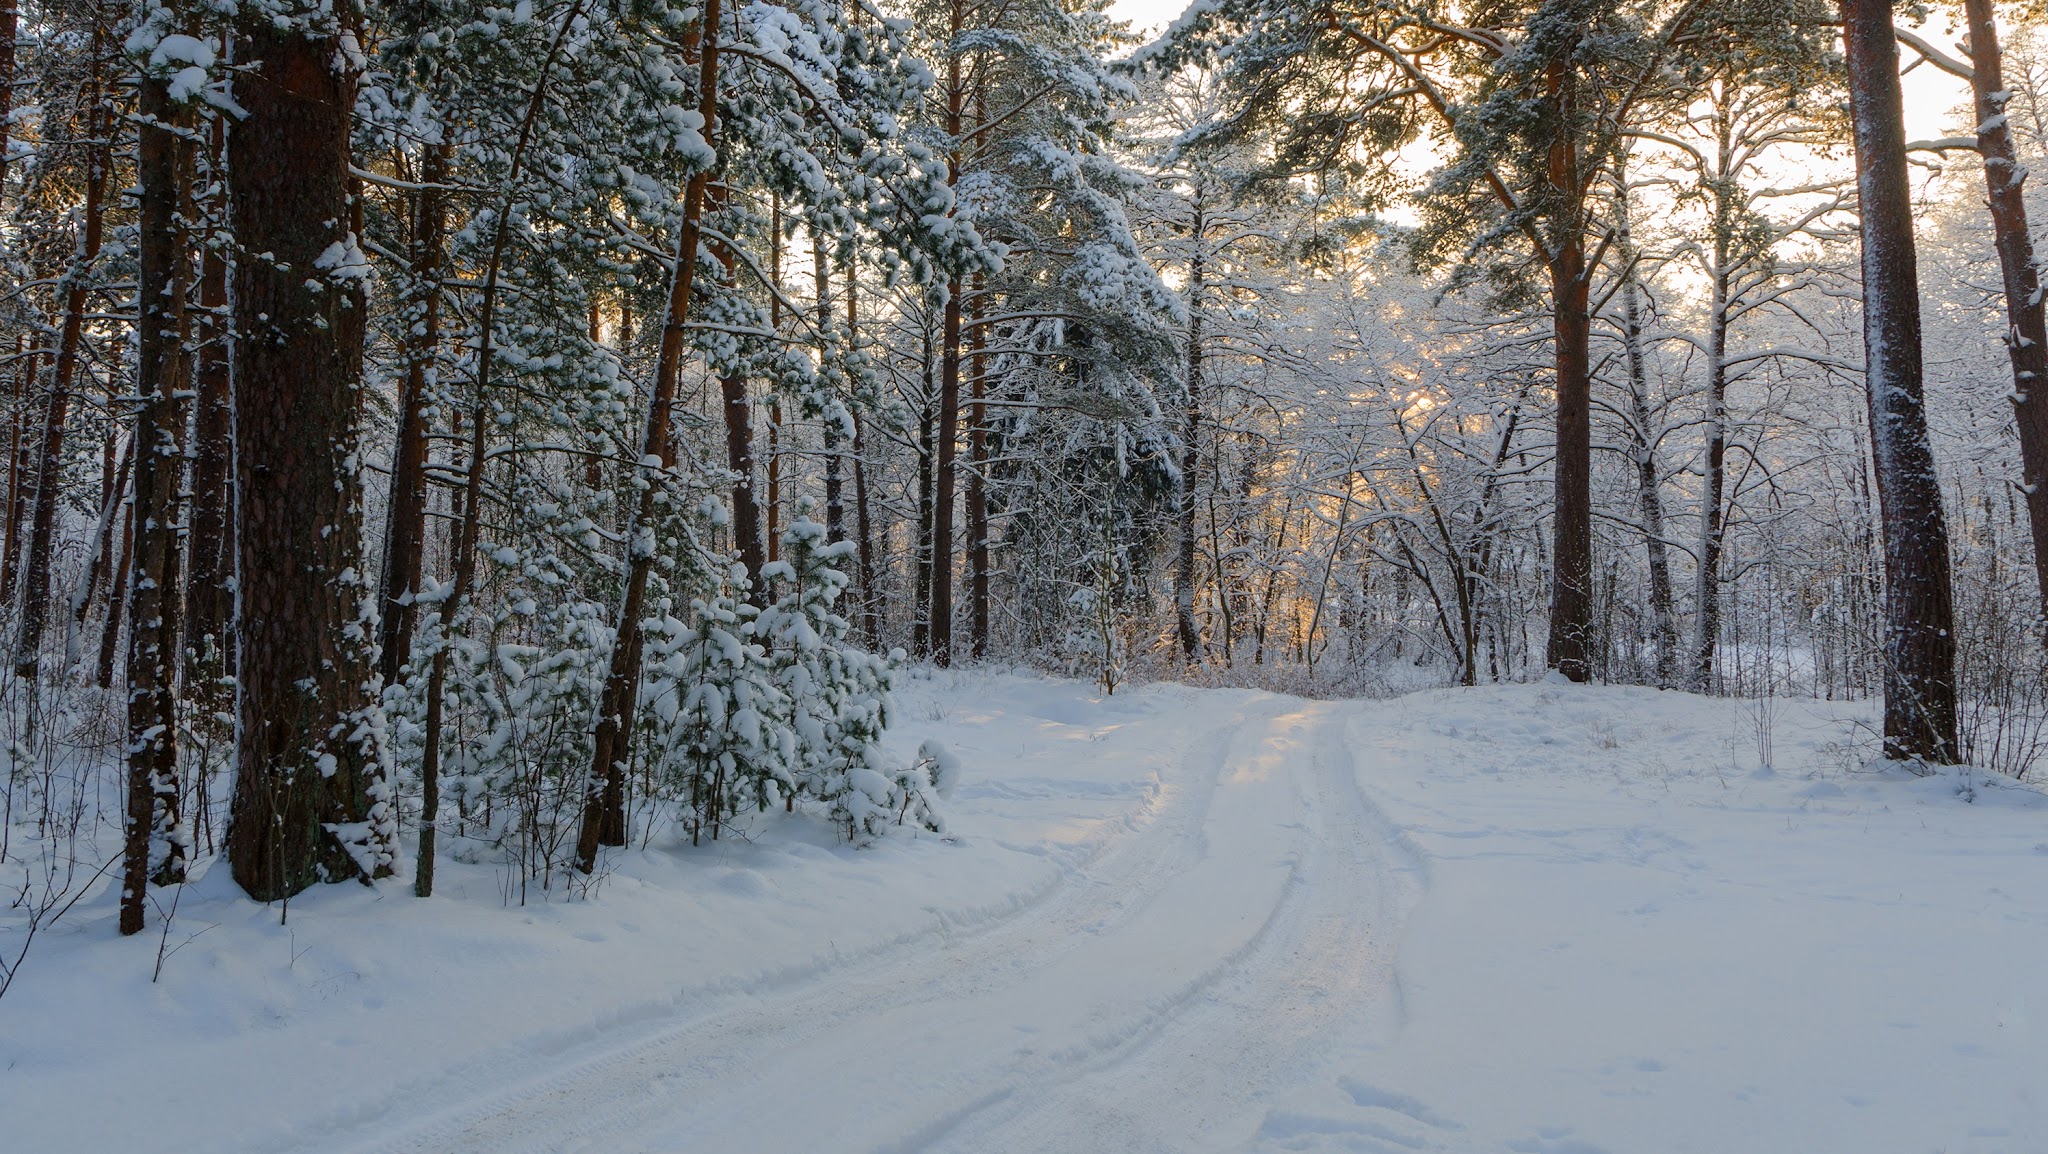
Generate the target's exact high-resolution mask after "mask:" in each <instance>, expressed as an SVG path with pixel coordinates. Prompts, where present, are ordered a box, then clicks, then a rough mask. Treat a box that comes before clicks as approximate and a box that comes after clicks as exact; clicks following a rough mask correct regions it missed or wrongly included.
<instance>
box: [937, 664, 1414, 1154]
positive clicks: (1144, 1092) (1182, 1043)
mask: <svg viewBox="0 0 2048 1154" xmlns="http://www.w3.org/2000/svg"><path fill="white" fill-rule="evenodd" d="M1304 713H1305V714H1307V715H1308V716H1310V717H1312V718H1313V723H1314V727H1315V733H1314V736H1313V738H1312V740H1311V742H1310V744H1309V750H1308V754H1309V757H1308V761H1309V767H1310V769H1309V772H1308V773H1307V774H1305V775H1304V776H1305V777H1306V779H1307V780H1305V781H1302V782H1299V783H1298V785H1299V787H1300V788H1301V790H1302V792H1301V795H1300V800H1301V804H1302V808H1303V824H1302V825H1301V826H1300V827H1299V828H1300V830H1301V835H1302V837H1301V840H1302V843H1303V846H1302V852H1301V857H1300V859H1299V860H1298V862H1297V864H1296V866H1295V869H1294V871H1293V873H1292V876H1291V877H1290V883H1289V886H1288V888H1287V890H1286V892H1285V894H1284V895H1283V898H1282V901H1281V903H1280V904H1279V905H1278V906H1276V907H1275V909H1274V910H1273V914H1272V917H1271V918H1270V919H1269V920H1268V922H1267V923H1266V925H1265V926H1264V927H1263V928H1262V930H1261V932H1260V934H1259V935H1258V936H1257V937H1256V938H1255V939H1254V940H1252V941H1250V942H1248V943H1247V944H1246V946H1245V947H1244V949H1242V950H1241V951H1239V952H1237V953H1235V954H1233V955H1231V956H1230V957H1228V958H1225V959H1222V960H1221V961H1220V962H1219V963H1218V964H1217V966H1216V967H1215V968H1214V969H1212V970H1211V971H1210V972H1209V973H1208V974H1206V975H1204V979H1203V980H1202V981H1201V982H1200V983H1198V984H1197V986H1196V987H1194V988H1191V989H1190V990H1189V991H1188V992H1187V996H1185V997H1184V998H1182V999H1180V1001H1179V1002H1178V1004H1177V1005H1175V1006H1174V1007H1173V1009H1172V1012H1171V1013H1170V1014H1167V1015H1165V1016H1162V1017H1161V1018H1159V1019H1158V1020H1156V1021H1154V1022H1151V1023H1149V1025H1148V1028H1147V1029H1145V1030H1144V1031H1143V1032H1142V1033H1140V1034H1138V1035H1135V1036H1133V1037H1132V1038H1131V1039H1129V1040H1128V1042H1126V1043H1125V1044H1123V1045H1119V1046H1114V1047H1107V1048H1105V1049H1104V1050H1103V1051H1102V1052H1101V1053H1100V1054H1098V1055H1096V1057H1095V1059H1094V1060H1092V1061H1090V1062H1086V1063H1083V1064H1081V1065H1080V1067H1078V1068H1076V1069H1074V1070H1072V1071H1069V1072H1067V1074H1066V1075H1065V1076H1064V1077H1062V1078H1058V1079H1055V1080H1050V1081H1043V1082H1039V1083H1037V1084H1032V1085H1022V1084H1020V1085H1016V1086H1012V1087H1010V1088H1009V1092H1008V1093H1005V1094H1003V1095H1000V1096H998V1097H995V1098H993V1099H992V1100H991V1101H989V1102H988V1103H986V1104H983V1105H978V1106H977V1107H976V1108H974V1109H972V1110H967V1111H962V1112H960V1114H959V1115H958V1116H957V1117H955V1118H953V1119H952V1120H951V1122H950V1124H949V1125H948V1126H947V1127H946V1129H945V1130H944V1131H943V1132H939V1133H933V1134H931V1135H929V1139H930V1140H928V1141H927V1140H925V1138H926V1136H923V1135H920V1136H916V1138H917V1140H915V1141H913V1142H911V1143H906V1144H905V1145H904V1146H902V1147H901V1148H902V1149H904V1150H913V1149H915V1150H924V1149H930V1150H933V1151H963V1152H975V1151H990V1150H1016V1151H1060V1150H1070V1151H1092V1150H1118V1151H1150V1150H1157V1151H1173V1152H1180V1151H1191V1150H1214V1149H1237V1148H1241V1147H1243V1146H1245V1145H1247V1144H1249V1143H1250V1142H1252V1141H1253V1140H1254V1139H1255V1138H1256V1137H1257V1136H1258V1135H1259V1133H1260V1131H1261V1129H1262V1127H1263V1125H1264V1123H1265V1121H1266V1119H1267V1117H1268V1114H1267V1111H1266V1103H1267V1102H1269V1101H1270V1100H1271V1099H1272V1098H1273V1097H1275V1096H1276V1095H1278V1094H1279V1093H1281V1092H1284V1091H1287V1090H1291V1089H1293V1088H1295V1087H1297V1086H1299V1085H1301V1084H1303V1083H1304V1082H1306V1081H1309V1080H1310V1079H1312V1078H1314V1077H1315V1076H1317V1075H1318V1074H1319V1073H1326V1071H1327V1065H1328V1059H1329V1057H1330V1055H1331V1052H1332V1051H1333V1049H1335V1048H1336V1047H1337V1046H1339V1045H1340V1044H1345V1043H1354V1042H1358V1041H1369V1040H1375V1039H1379V1038H1384V1037H1387V1036H1389V1035H1390V1034H1391V1033H1392V1031H1394V1030H1395V1029H1398V1026H1399V1019H1400V999H1399V987H1398V983H1397V981H1396V975H1395V968H1394V963H1395V953H1396V948H1397V945H1398V939H1399V929H1400V925H1401V923H1402V921H1404V920H1405V918H1406V915H1407V913H1408V911H1409V910H1410V909H1412V908H1413V906H1414V903H1415V902H1416V900H1417V899H1418V898H1419V897H1420V894H1421V892H1422V889H1423V887H1424V885H1425V884H1426V879H1425V878H1424V877H1423V876H1422V874H1421V870H1420V866H1421V859H1420V858H1419V857H1418V856H1416V855H1414V854H1413V853H1412V851H1411V850H1410V848H1409V847H1407V846H1405V845H1404V844H1402V842H1401V840H1400V839H1399V836H1398V834H1397V833H1396V832H1395V831H1394V829H1393V827H1392V825H1391V824H1390V823H1389V822H1387V820H1386V819H1385V817H1384V816H1383V815H1382V814H1381V813H1380V812H1379V811H1378V810H1377V809H1376V808H1375V807H1374V806H1372V804H1371V803H1370V801H1369V800H1368V799H1367V798H1366V797H1365V795H1364V793H1363V791H1362V789H1361V787H1360V786H1359V783H1358V779H1357V774H1356V772H1355V768H1356V767H1355V765H1354V763H1353V760H1352V757H1353V754H1352V750H1353V748H1355V747H1354V746H1353V744H1352V742H1351V734H1350V731H1349V727H1348V726H1347V724H1346V722H1347V720H1348V718H1347V717H1346V716H1345V715H1344V713H1343V712H1342V711H1341V707H1338V706H1334V705H1330V704H1318V705H1310V706H1308V707H1307V708H1306V709H1305V710H1304Z"/></svg>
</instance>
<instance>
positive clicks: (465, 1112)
mask: <svg viewBox="0 0 2048 1154" xmlns="http://www.w3.org/2000/svg"><path fill="white" fill-rule="evenodd" d="M1344 718H1345V715H1344V714H1343V713H1341V712H1340V711H1339V707H1336V706H1332V705H1328V704H1319V703H1309V702H1301V701H1293V700H1288V699H1279V698H1270V697H1252V698H1249V699H1245V700H1244V702H1243V704H1242V705H1241V706H1240V707H1238V708H1236V710H1235V715H1234V716H1232V717H1230V718H1229V719H1228V720H1227V721H1225V722H1224V723H1223V724H1220V725H1216V726H1215V727H1214V728H1213V729H1212V730H1210V731H1208V732H1206V733H1205V734H1204V735H1203V736H1201V737H1199V738H1197V739H1195V740H1193V741H1191V742H1190V743H1189V744H1188V746H1187V753H1186V755H1185V756H1184V757H1183V758H1182V764H1181V768H1180V772H1179V774H1178V777H1177V779H1165V780H1162V781H1161V783H1160V789H1159V791H1158V796H1157V798H1156V799H1155V801H1154V804H1153V806H1152V808H1151V812H1150V814H1149V817H1148V818H1147V819H1146V820H1144V821H1142V822H1140V823H1134V824H1133V825H1132V826H1131V827H1130V828H1129V831H1128V832H1127V833H1125V834H1124V835H1122V836H1120V837H1118V838H1116V839H1114V840H1111V841H1109V842H1108V843H1106V844H1105V845H1104V846H1103V847H1102V849H1101V851H1100V852H1099V853H1098V854H1096V855H1095V856H1094V857H1093V858H1092V860H1089V861H1087V862H1085V863H1084V864H1083V865H1081V866H1080V867H1078V868H1076V869H1074V870H1072V871H1070V873H1069V874H1068V875H1067V876H1066V877H1065V878H1064V880H1063V882H1062V884H1060V885H1058V886H1056V887H1055V888H1054V889H1053V890H1052V891H1051V892H1049V893H1048V894H1047V895H1045V896H1044V897H1043V898H1042V899H1040V900H1038V901H1035V902H1033V903H1031V904H1029V905H1027V906H1025V907H1024V908H1022V909H1021V910H1019V911H1018V912H1017V913H1015V914H1014V915H1012V916H1009V917H1006V918H1002V919H999V920H996V921H994V922H991V923H989V924H987V925H985V926H983V927H981V928H980V929H978V930H975V931H972V932H968V933H964V934H953V935H945V936H941V937H936V938H933V939H929V940H926V941H922V942H912V943H907V944H905V945H904V946H902V947H899V948H896V949H892V950H889V951H887V952H885V953H883V954H881V955H878V956H874V957H869V958H865V959H860V960H855V961H851V962H848V963H846V964H843V965H837V966H832V967H829V968H827V969H825V970H823V971H822V972H819V973H816V974H815V975H813V976H811V977H809V978H807V979H805V980H803V981H800V982H796V983H793V984H791V985H788V986H786V987H783V988H777V989H765V990H740V991H735V992H732V993H729V994H725V995H719V996H715V997H712V998H710V999H708V1003H709V1004H706V1005H702V1006H701V1007H695V1008H691V1009H687V1010H679V1012H678V1015H677V1016H676V1017H675V1018H673V1019H671V1020H669V1021H667V1022H664V1023H662V1024H660V1025H659V1026H658V1028H655V1029H653V1030H651V1031H645V1032H641V1033H638V1034H637V1035H636V1036H633V1037H630V1038H627V1039H624V1040H622V1039H621V1037H620V1035H621V1034H622V1033H628V1032H631V1027H627V1028H623V1029H619V1030H613V1031H610V1032H608V1035H607V1036H605V1037H601V1038H599V1039H596V1040H594V1041H592V1042H590V1043H589V1044H587V1045H586V1046H583V1047H578V1048H576V1050H575V1051H574V1052H571V1053H565V1054H549V1055H538V1054H536V1055H532V1056H531V1057H530V1059H526V1060H523V1061H521V1062H520V1068H502V1067H501V1068H495V1069H493V1068H481V1069H474V1070H470V1071H468V1072H467V1073H465V1074H464V1075H463V1076H462V1077H461V1079H460V1080H459V1081H458V1082H457V1083H455V1084H452V1085H441V1086H437V1087H433V1088H432V1092H431V1093H428V1094H423V1095H422V1096H421V1097H420V1099H419V1102H418V1103H417V1104H415V1105H408V1104H406V1103H403V1102H395V1103H391V1104H390V1105H389V1108H388V1109H387V1110H385V1111H376V1112H375V1113H376V1114H377V1115H378V1116H376V1117H374V1119H372V1118H365V1119H364V1120H363V1121H364V1123H365V1124H364V1125H363V1126H362V1128H361V1130H358V1132H357V1134H356V1139H357V1141H355V1142H353V1143H350V1142H338V1143H335V1144H334V1146H329V1145H328V1144H326V1143H322V1146H323V1147H325V1148H330V1149H331V1148H335V1146H339V1147H340V1148H344V1149H352V1150H363V1151H379V1152H396V1151H436V1152H439V1151H471V1150H473V1151H492V1152H509V1151H552V1150H573V1149H585V1148H588V1149H604V1150H612V1151H624V1150H663V1151H686V1150H699V1149H705V1150H708V1149H714V1148H717V1149H734V1148H737V1147H735V1146H734V1145H733V1142H734V1139H735V1138H736V1137H737V1136H744V1138H743V1139H742V1145H744V1147H745V1148H746V1149H749V1150H753V1151H761V1152H768V1151H828V1150H829V1151H869V1150H872V1151H898V1150H901V1151H909V1150H935V1151H936V1150H961V1151H989V1150H1020V1151H1021V1150H1031V1151H1062V1150H1073V1151H1099V1150H1119V1151H1136V1150H1161V1151H1182V1150H1199V1149H1211V1148H1230V1147H1236V1146H1242V1145H1244V1144H1245V1143H1246V1142H1248V1141H1250V1140H1251V1139H1252V1138H1253V1137H1254V1135H1255V1133H1256V1132H1257V1130H1258V1128H1259V1125H1260V1123H1261V1119H1262V1117H1263V1109H1262V1107H1261V1105H1260V1103H1261V1102H1262V1100H1266V1099H1269V1098H1270V1097H1271V1096H1272V1095H1273V1094H1274V1093H1277V1092H1280V1091H1282V1090H1284V1089H1285V1088H1287V1087H1290V1086H1293V1085H1298V1084H1300V1082H1301V1081H1302V1080H1303V1079H1304V1078H1305V1077H1307V1076H1309V1075H1310V1073H1311V1072H1312V1071H1313V1069H1314V1068H1315V1066H1316V1065H1317V1064H1318V1063H1319V1061H1320V1059H1321V1058H1322V1056H1323V1055H1324V1054H1325V1053H1326V1052H1327V1050H1328V1048H1329V1044H1330V1040H1331V1039H1332V1038H1334V1037H1339V1036H1341V1037H1345V1038H1347V1039H1350V1040H1354V1041H1355V1040H1358V1039H1359V1038H1361V1037H1364V1036H1370V1035H1373V1034H1378V1033H1382V1032H1384V1031H1385V1030H1387V1029H1388V1028H1389V1027H1390V1025H1391V1022H1392V1020H1393V1016H1394V1015H1395V1014H1396V1013H1397V1012H1398V998H1397V994H1396V985H1395V983H1394V981H1393V963H1394V946H1393V943H1394V936H1395V933H1396V931H1397V928H1398V924H1399V922H1400V919H1401V917H1402V914H1403V912H1404V910H1405V909H1406V908H1407V907H1408V905H1409V904H1410V903H1412V901H1413V900H1414V898H1415V897H1416V896H1417V895H1418V894H1419V890H1420V873H1419V871H1420V867H1419V864H1418V861H1417V859H1414V858H1412V857H1408V856H1405V855H1404V854H1403V853H1402V851H1401V850H1400V849H1399V846H1400V844H1401V843H1400V840H1399V839H1398V838H1396V837H1394V836H1392V834H1391V832H1390V827H1388V826H1387V824H1386V823H1385V822H1384V820H1383V819H1382V818H1381V817H1380V816H1379V815H1378V813H1377V811H1376V810H1374V809H1373V808H1372V806H1371V805H1370V804H1369V802H1368V801H1367V800H1366V799H1365V798H1364V797H1363V796H1362V795H1361V793H1360V791H1359V789H1358V786H1357V784H1356V775H1355V773H1354V771H1353V767H1352V765H1351V761H1350V756H1351V755H1350V752H1349V749H1348V748H1347V745H1346V742H1345V738H1344ZM449 1103H453V1104H452V1105H450V1104H449ZM422 1107H424V1108H422ZM363 1131H370V1132H373V1133H374V1138H373V1139H372V1138H370V1136H369V1135H366V1134H364V1133H363ZM328 1137H329V1138H331V1139H339V1138H342V1137H343V1136H342V1135H339V1134H330V1135H328Z"/></svg>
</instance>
